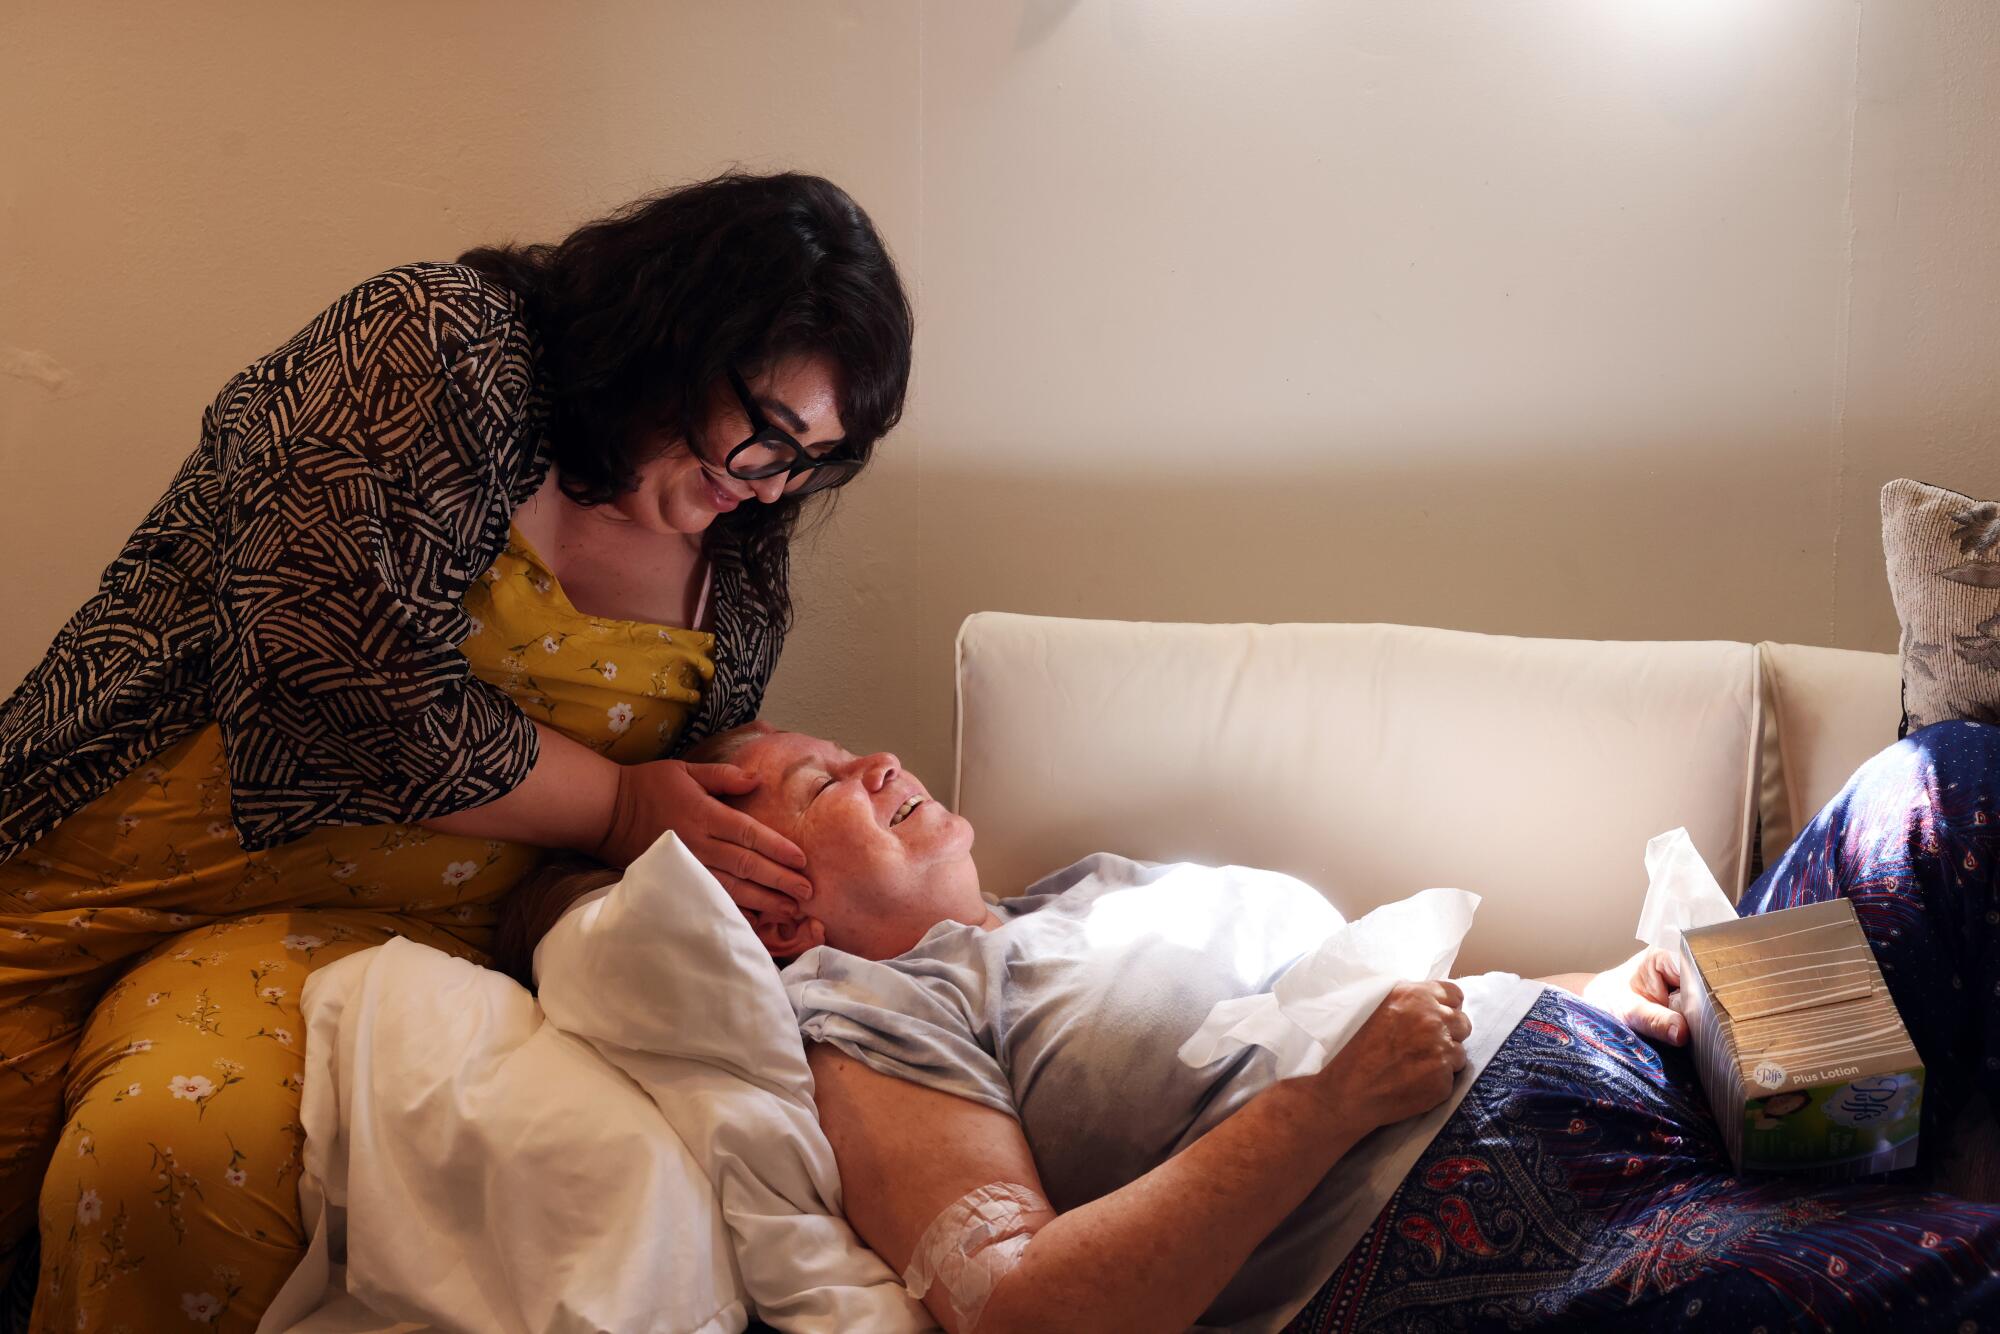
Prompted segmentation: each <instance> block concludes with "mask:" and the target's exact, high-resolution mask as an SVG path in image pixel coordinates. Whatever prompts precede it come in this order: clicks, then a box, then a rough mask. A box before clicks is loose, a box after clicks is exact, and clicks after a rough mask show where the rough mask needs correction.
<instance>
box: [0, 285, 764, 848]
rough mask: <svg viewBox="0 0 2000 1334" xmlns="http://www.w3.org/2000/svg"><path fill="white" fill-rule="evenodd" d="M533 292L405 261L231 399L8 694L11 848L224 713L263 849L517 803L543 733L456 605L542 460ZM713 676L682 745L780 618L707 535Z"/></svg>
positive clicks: (736, 713) (244, 823)
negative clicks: (509, 800)
mask: <svg viewBox="0 0 2000 1334" xmlns="http://www.w3.org/2000/svg"><path fill="white" fill-rule="evenodd" d="M547 424H548V400H547V395H546V391H545V389H544V387H543V386H542V385H541V383H540V382H539V380H538V378H537V375H536V344H535V338H534V335H533V333H532V331H531V330H530V329H529V327H528V325H527V323H526V321H525V319H524V318H523V315H522V311H521V305H520V302H519V301H518V300H517V299H516V298H515V297H514V296H513V295H512V294H511V293H509V292H508V291H507V290H506V289H504V288H502V287H501V286H499V285H498V284H496V283H494V282H492V281H491V280H489V279H487V278H485V277H483V276H482V275H480V274H478V273H476V272H474V271H473V270H471V269H467V268H463V267H459V266H456V265H447V264H412V265H407V266H405V267H402V268H397V269H391V270H389V271H388V272H387V273H383V274H380V275H378V276H376V277H374V278H371V279H369V280H368V281H367V282H365V283H363V284H361V285H360V286H359V287H357V288H355V289H354V290H353V291H351V292H349V293H348V294H347V295H345V296H343V297H341V298H340V299H339V300H338V301H336V302H334V303H333V305H332V306H330V307H328V308H327V310H326V311H325V312H324V313H322V314H321V315H320V316H319V318H317V319H315V320H314V321H313V322H312V323H311V324H309V325H307V326H306V328H305V329H303V330H302V331H300V332H299V334H298V335H297V336H296V337H294V338H292V339H291V341H289V342H287V343H286V344H285V345H284V346H282V347H280V348H278V349H277V350H276V351H274V352H272V353H271V354H270V355H268V356H266V357H264V358H262V359H261V360H259V361H257V362H255V363H253V364H252V365H251V366H250V367H249V368H247V369H246V370H244V371H243V372H242V373H241V374H240V375H237V376H236V377H235V378H234V379H232V380H231V381H230V382H229V383H228V384H227V385H225V386H224V387H223V390H222V392H221V394H220V395H218V396H217V398H216V400H215V402H214V403H213V404H212V405H211V406H210V407H209V409H208V411H207V412H206V413H204V414H203V418H202V433H201V444H200V447H199V448H197V449H196V450H195V451H194V453H193V454H192V455H191V456H190V457H189V458H188V460H187V462H186V463H184V464H183V465H182V466H181V469H180V472H179V474H178V475H177V476H176V477H175V478H174V481H173V483H172V485H171V486H169V487H168V488H167V492H166V494H165V495H164V496H162V497H161V498H160V500H159V503H158V504H156V505H154V507H153V509H152V512H151V513H150V514H148V515H147V516H146V519H145V522H143V523H141V524H140V525H139V527H138V529H137V531H135V532H134V533H133V534H132V537H131V540H130V541H128V542H127V543H126V545H125V548H124V550H123V551H121V552H120V553H119V555H118V557H117V559H116V560H114V561H112V563H111V565H110V566H109V567H108V568H107V569H106V570H105V572H104V577H103V579H102V581H101V582H100V584H99V586H98V590H97V592H96V594H95V595H94V596H92V597H91V599H90V600H89V601H88V602H86V603H85V604H84V605H83V607H82V608H81V609H80V610H79V611H78V612H77V613H76V615H74V616H72V617H71V618H70V620H69V623H68V624H67V625H65V626H64V627H63V628H62V630H61V632H60V633H58V634H57V636H56V638H55V642H54V643H53V644H52V645H51V646H50V648H49V651H48V653H47V655H46V656H45V657H44V658H43V659H42V661H41V662H40V664H39V665H37V666H36V667H35V668H34V669H33V670H32V671H30V672H29V673H28V675H27V677H26V679H25V680H23V681H22V683H21V685H20V686H19V687H18V688H17V689H16V690H15V691H14V693H13V694H12V695H11V696H9V697H8V699H7V701H6V703H5V704H4V705H0V861H4V860H6V859H7V858H9V857H11V856H13V854H14V853H16V852H18V851H20V850H21V849H22V848H24V847H26V846H28V845H29V844H30V843H32V842H34V841H35V839H37V838H39V837H40V836H41V835H42V834H44V833H46V832H47V831H48V830H50V829H52V828H54V827H55V826H56V825H57V824H58V823H60V822H61V821H62V820H64V819H65V818H67V817H68V816H69V815H70V814H71V813H73V812H75V811H77V810H79V809H80V808H82V807H83V806H85V805H87V804H89V803H90V802H91V801H93V800H95V799H96V798H97V797H98V796H100V795H101V794H103V793H104V792H105V791H106V790H107V789H108V788H110V787H111V786H112V784H114V783H116V782H117V781H118V780H119V779H120V778H122V777H123V776H124V775H125V774H127V773H129V772H130V771H131V770H133V769H134V768H136V767H138V766H139V765H140V764H143V763H144V762H145V761H146V760H147V759H148V758H150V757H151V756H153V755H155V754H157V753H158V752H160V751H161V750H163V749H165V748H166V747H167V746H170V745H172V744H173V743H174V742H175V741H177V740H179V739H181V738H182V737H184V736H186V735H188V734H189V733H190V732H192V731H194V730H195V729H196V728H199V727H201V726H203V725H204V724H206V723H208V722H209V721H211V720H213V721H214V722H216V723H218V724H219V725H220V726H221V728H222V733H223V740H224V744H225V747H226V750H227V754H228V757H229V771H230V793H231V796H230V800H231V814H232V816H233V818H234V820H235V823H236V828H237V832H238V834H239V836H240V837H241V838H242V841H243V846H244V847H246V848H250V849H258V848H268V847H272V846H275V845H277V844H280V843H284V842H286V841H288V840H290V839H293V838H296V837H297V836H298V835H300V834H302V833H304V832H306V831H307V830H309V829H312V828H313V827H315V826H318V825H325V824H383V823H392V822H408V821H416V820H422V819H426V818H429V817H432V816H437V815H444V814H449V813H451V812H453V811H459V810H464V809H466V808H467V807H471V806H476V805H479V804H481V803H483V802H486V801H490V800H492V799H493V798H495V797H497V796H500V795H501V794H503V793H505V792H507V791H509V790H510V789H512V788H513V787H515V786H516V785H517V784H519V783H520V782H521V780H522V779H523V778H525V777H526V776H527V773H528V771H529V769H530V768H532V767H533V765H534V762H535V757H536V742H535V731H534V726H533V724H532V723H530V722H529V720H528V718H527V717H526V716H525V715H524V714H523V713H522V712H521V711H520V709H518V708H517V707H515V705H514V703H513V702H512V701H511V700H510V699H508V697H507V696H506V695H505V694H504V693H502V692H501V691H500V690H499V689H498V688H496V687H494V686H492V685H489V684H487V683H486V682H484V681H481V680H479V679H478V678H477V677H475V676H473V675H472V673H471V671H470V669H469V666H468V664H467V662H466V660H465V658H464V656H463V655H462V654H460V653H459V651H458V647H457V646H458V645H459V644H460V643H461V642H463V640H464V639H465V637H466V634H467V633H468V631H469V630H470V628H471V627H470V622H469V621H468V620H467V618H466V615H465V613H464V611H463V610H461V608H460V605H459V604H460V602H461V600H462V599H463V597H464V595H465V591H466V589H467V588H468V587H469V586H470V585H471V583H472V581H473V580H474V579H476V578H478V577H479V576H480V575H481V574H483V573H484V572H485V571H486V569H487V568H488V567H489V566H490V565H491V564H492V563H493V561H494V559H495V558H496V557H497V556H498V555H499V554H500V552H501V551H502V550H503V549H504V548H505V546H506V543H507V532H508V526H509V523H510V522H511V519H512V516H513V512H514V510H515V508H516V507H517V506H519V505H520V504H521V502H523V501H524V500H526V499H527V498H528V497H529V496H531V495H533V494H534V493H535V490H536V489H537V488H538V487H539V486H540V485H541V483H542V480H543V478H544V476H545V475H546V473H547V470H548V467H549V459H548V452H547V443H546V429H547ZM708 555H709V558H710V563H711V568H712V569H713V572H714V573H713V578H714V583H713V586H712V591H711V598H710V605H711V606H712V607H713V608H714V611H713V613H712V615H713V616H714V630H715V634H716V645H715V677H714V680H713V681H712V682H711V683H710V685H709V687H708V690H707V691H706V693H705V694H704V696H703V698H702V701H701V704H700V705H699V706H698V707H697V709H696V711H695V713H694V715H693V717H692V718H691V719H690V720H689V725H688V726H687V727H686V728H685V729H683V731H682V734H681V736H680V737H679V738H678V739H677V741H676V744H675V749H674V753H679V752H680V751H681V750H684V749H685V748H686V747H687V746H690V745H692V744H694V742H696V741H698V740H700V739H701V738H702V737H704V736H708V735H710V734H712V733H714V732H719V731H722V730H725V729H727V728H730V727H733V726H735V725H737V724H738V723H742V722H747V721H748V720H749V719H751V718H753V717H755V716H756V712H757V709H758V706H759V704H760V703H761V702H762V699H763V694H764V687H765V685H766V684H767V683H768V681H769V680H770V676H771V670H772V668H773V667H774V666H775V665H776V663H777V658H778V652H779V650H780V648H781V647H782V646H783V641H784V627H783V625H782V624H781V623H780V622H779V620H778V619H777V618H776V617H775V616H773V615H772V614H771V613H770V612H769V611H768V610H767V609H766V608H765V607H763V606H762V605H760V604H759V602H758V601H757V600H756V599H755V598H754V597H753V596H752V588H751V585H750V583H749V581H748V579H747V577H746V574H745V570H744V566H743V561H742V556H741V552H740V550H739V549H738V547H737V545H736V544H735V542H734V541H733V539H732V538H731V537H730V536H729V535H728V534H726V533H723V532H721V531H720V530H716V531H714V532H712V533H711V537H710V541H709V543H708Z"/></svg>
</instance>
